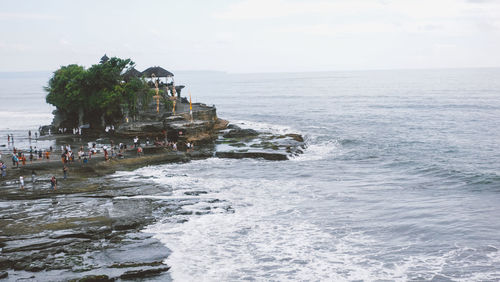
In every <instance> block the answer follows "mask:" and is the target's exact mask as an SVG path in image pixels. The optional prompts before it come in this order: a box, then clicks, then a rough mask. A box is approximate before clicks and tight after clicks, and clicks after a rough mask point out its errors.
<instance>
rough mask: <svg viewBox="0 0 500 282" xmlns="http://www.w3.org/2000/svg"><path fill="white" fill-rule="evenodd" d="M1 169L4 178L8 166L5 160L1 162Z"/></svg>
mask: <svg viewBox="0 0 500 282" xmlns="http://www.w3.org/2000/svg"><path fill="white" fill-rule="evenodd" d="M0 170H1V172H2V178H4V177H5V176H7V166H6V165H5V164H4V163H3V162H0Z"/></svg>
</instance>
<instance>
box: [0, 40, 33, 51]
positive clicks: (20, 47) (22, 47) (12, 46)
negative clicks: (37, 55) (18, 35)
mask: <svg viewBox="0 0 500 282" xmlns="http://www.w3.org/2000/svg"><path fill="white" fill-rule="evenodd" d="M32 49H33V48H32V46H31V45H27V44H24V43H4V42H0V50H3V51H14V52H24V51H29V50H32Z"/></svg>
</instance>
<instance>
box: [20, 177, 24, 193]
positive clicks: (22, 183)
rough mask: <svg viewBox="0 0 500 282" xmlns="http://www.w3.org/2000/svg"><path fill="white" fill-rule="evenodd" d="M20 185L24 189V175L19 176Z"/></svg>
mask: <svg viewBox="0 0 500 282" xmlns="http://www.w3.org/2000/svg"><path fill="white" fill-rule="evenodd" d="M19 186H21V190H24V177H23V176H22V175H21V176H19Z"/></svg>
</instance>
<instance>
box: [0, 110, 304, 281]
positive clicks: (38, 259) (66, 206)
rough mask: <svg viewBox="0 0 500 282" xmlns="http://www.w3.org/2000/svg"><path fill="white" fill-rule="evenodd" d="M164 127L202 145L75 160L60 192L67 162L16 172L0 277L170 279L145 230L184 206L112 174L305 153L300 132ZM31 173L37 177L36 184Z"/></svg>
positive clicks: (0, 230) (3, 206)
mask: <svg viewBox="0 0 500 282" xmlns="http://www.w3.org/2000/svg"><path fill="white" fill-rule="evenodd" d="M163 126H164V127H166V126H168V128H169V129H170V130H174V129H175V130H179V131H183V132H184V135H183V136H182V141H184V142H186V141H189V142H193V141H195V142H196V144H197V146H196V147H195V150H193V151H189V152H187V151H185V150H182V149H181V151H172V150H170V149H166V148H164V147H156V146H146V147H145V148H144V155H143V156H141V157H137V155H136V152H135V150H129V151H127V152H126V153H125V156H124V158H123V159H115V160H110V161H104V159H103V157H102V156H98V157H93V158H92V160H91V161H90V162H89V163H88V164H85V165H82V164H80V163H78V162H75V163H72V164H69V169H70V172H69V178H68V179H67V180H59V185H58V189H57V190H55V191H53V190H51V189H50V183H49V177H50V175H53V174H56V175H59V176H60V175H61V174H62V173H61V167H62V164H61V162H60V161H57V160H54V161H49V162H44V161H39V162H37V163H33V164H27V165H26V166H24V167H22V168H19V169H9V172H8V175H7V178H5V179H2V181H1V182H0V278H4V279H7V280H11V281H17V280H19V279H34V280H38V281H115V280H140V279H143V278H145V277H147V278H148V279H152V280H157V281H169V280H171V279H170V276H169V272H168V270H169V268H170V266H168V265H166V264H164V263H163V262H164V261H165V259H166V258H167V257H168V255H169V254H170V250H169V249H168V248H167V247H165V246H164V245H162V244H161V243H160V242H159V241H158V240H157V239H155V238H153V237H152V234H148V233H145V232H142V230H143V229H144V228H145V227H146V226H148V225H150V224H152V223H154V222H156V221H157V220H159V219H160V218H163V217H165V216H168V215H169V214H176V213H185V212H186V211H184V210H182V206H183V205H184V204H183V203H181V202H177V201H174V200H154V199H150V198H147V197H145V198H140V197H136V196H140V195H155V194H161V193H168V192H169V189H170V188H167V187H160V186H157V185H153V184H151V185H146V186H145V185H141V186H140V187H139V186H136V185H134V184H133V183H132V184H123V183H122V184H120V185H117V184H116V183H114V182H113V179H112V178H113V176H112V174H113V173H115V172H116V171H123V170H133V169H137V168H140V167H144V166H153V165H158V164H165V163H182V162H188V161H191V160H194V159H205V158H211V157H219V158H263V159H266V160H287V159H288V158H289V157H290V156H294V155H297V154H300V153H302V150H303V149H304V148H305V141H304V138H303V137H302V136H300V135H298V134H286V135H278V134H272V133H267V132H257V131H254V130H250V129H242V128H240V127H238V126H234V125H229V126H228V123H227V122H226V121H223V120H220V119H211V118H210V117H208V121H207V120H198V121H197V122H189V121H187V120H186V119H185V118H180V119H179V118H170V121H169V124H168V125H165V124H163ZM141 130H144V128H142V129H141ZM151 130H156V131H157V129H156V128H155V129H151ZM117 138H118V137H117ZM32 169H35V170H36V172H37V181H36V182H35V183H33V184H32V183H31V182H30V181H29V176H30V172H31V170H32ZM19 175H25V179H26V183H27V185H26V187H25V189H24V190H21V189H19V186H18V183H17V179H18V177H19ZM59 179H62V177H59ZM228 209H230V207H228Z"/></svg>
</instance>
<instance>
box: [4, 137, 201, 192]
mask: <svg viewBox="0 0 500 282" xmlns="http://www.w3.org/2000/svg"><path fill="white" fill-rule="evenodd" d="M28 135H29V138H30V141H31V131H29V133H28ZM37 137H38V136H37ZM7 141H8V144H9V147H10V145H12V147H11V149H12V154H11V155H10V154H9V155H10V159H11V161H12V167H13V168H19V166H20V165H21V166H25V165H26V163H27V162H28V161H29V163H30V164H32V163H33V162H37V161H50V160H51V156H52V154H53V153H54V152H55V149H54V148H53V147H52V146H50V147H49V148H48V149H41V148H37V147H36V146H30V147H29V149H27V150H22V149H19V148H17V147H15V146H14V136H13V135H12V134H9V135H8V136H7ZM132 141H133V145H132V148H131V150H136V152H137V156H138V157H141V156H143V155H144V147H143V145H142V144H141V142H140V141H139V137H138V136H135V137H134V138H133V140H132ZM30 144H31V142H30ZM144 145H145V147H149V146H155V147H165V148H167V149H169V150H172V151H177V150H178V144H177V142H173V141H169V140H167V139H166V138H165V139H164V140H160V139H159V138H158V137H156V138H155V140H154V142H153V144H151V141H150V139H149V138H148V137H146V139H145V141H144ZM184 145H185V148H186V151H188V152H189V151H192V150H193V149H194V144H193V143H190V142H188V143H186V144H184ZM127 150H129V148H128V146H127V144H125V143H119V144H115V143H114V142H113V140H111V141H110V144H109V145H102V146H101V147H100V148H99V147H98V146H97V144H96V143H95V142H89V143H88V144H87V148H85V146H80V147H79V150H78V152H77V153H76V158H77V160H75V154H74V152H73V150H72V148H71V145H69V144H66V145H62V146H61V162H62V165H63V169H62V176H63V179H67V178H68V171H69V168H68V165H69V164H72V163H74V162H75V161H78V162H79V163H80V164H81V165H82V166H83V165H85V164H87V163H88V162H89V161H90V160H91V159H92V157H93V156H94V157H95V156H96V155H97V154H101V152H102V156H103V157H104V161H109V160H111V159H117V158H124V155H125V151H127ZM129 151H130V150H129ZM52 159H53V158H52ZM0 171H1V173H0V175H1V177H2V178H4V177H6V175H7V163H6V162H5V161H4V160H3V159H2V154H1V152H0ZM35 176H36V173H35V171H34V170H32V173H31V180H32V183H33V185H34V183H35V181H36V180H35ZM50 183H51V188H52V189H54V190H55V189H57V178H56V177H55V176H54V175H53V176H52V177H51V179H50ZM19 186H20V188H21V189H24V186H25V185H24V177H23V176H20V177H19Z"/></svg>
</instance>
